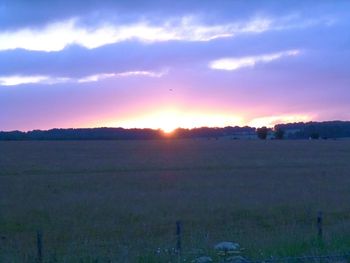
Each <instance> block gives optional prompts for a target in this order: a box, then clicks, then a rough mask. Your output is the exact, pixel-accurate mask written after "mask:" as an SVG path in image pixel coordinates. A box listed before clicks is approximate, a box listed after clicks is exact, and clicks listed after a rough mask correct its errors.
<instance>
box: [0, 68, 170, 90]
mask: <svg viewBox="0 0 350 263" xmlns="http://www.w3.org/2000/svg"><path fill="white" fill-rule="evenodd" d="M166 73H167V71H165V70H163V71H159V72H154V71H127V72H121V73H101V74H95V75H89V76H85V77H82V78H68V77H53V76H40V75H38V76H21V75H12V76H2V77H0V86H17V85H23V84H46V85H52V84H59V83H86V82H97V81H101V80H104V79H109V78H124V77H136V76H142V77H151V78H160V77H162V76H163V75H164V74H166Z"/></svg>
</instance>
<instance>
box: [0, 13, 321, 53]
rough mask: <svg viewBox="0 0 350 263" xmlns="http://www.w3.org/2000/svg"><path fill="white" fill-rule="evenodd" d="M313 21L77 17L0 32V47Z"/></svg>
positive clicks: (202, 33)
mask: <svg viewBox="0 0 350 263" xmlns="http://www.w3.org/2000/svg"><path fill="white" fill-rule="evenodd" d="M298 21H300V19H299V20H298ZM315 23H317V21H314V22H313V23H306V22H305V21H304V22H303V23H301V22H295V21H293V19H292V18H288V17H287V19H286V18H281V19H274V18H269V17H256V18H252V19H248V20H246V21H238V22H233V23H226V24H216V25H208V24H205V23H203V22H201V19H199V18H198V17H195V16H185V17H182V18H179V19H168V20H165V21H163V23H160V24H158V25H154V24H152V23H150V22H148V21H147V20H143V21H139V22H135V23H130V24H121V25H120V24H119V25H114V24H111V23H105V24H100V25H95V26H94V27H91V26H90V27H89V26H83V25H81V24H79V19H77V18H74V19H69V20H65V21H61V22H57V23H52V24H48V25H46V26H44V27H41V28H23V29H19V30H16V31H3V32H0V50H10V49H17V48H22V49H26V50H34V51H47V52H50V51H60V50H62V49H64V48H65V47H67V46H69V45H72V44H76V45H81V46H83V47H86V48H88V49H93V48H97V47H100V46H104V45H107V44H112V43H118V42H122V41H126V40H132V39H135V40H138V41H143V42H149V43H151V42H162V41H171V40H173V41H174V40H175V41H176V40H177V41H210V40H213V39H217V38H225V37H234V36H236V35H239V34H246V33H252V34H257V33H262V32H265V31H268V30H282V29H284V28H286V29H290V28H293V27H302V26H312V25H314V24H315Z"/></svg>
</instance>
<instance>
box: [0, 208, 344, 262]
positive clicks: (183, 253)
mask: <svg viewBox="0 0 350 263" xmlns="http://www.w3.org/2000/svg"><path fill="white" fill-rule="evenodd" d="M315 221H316V223H317V224H316V226H317V232H316V233H317V238H318V241H319V242H320V243H322V242H323V213H322V212H318V214H317V218H316V220H315ZM163 227H164V228H165V227H167V228H169V226H163ZM168 230H173V233H174V234H173V236H172V238H171V244H172V245H171V246H170V247H169V248H152V249H149V248H145V249H144V251H145V252H146V253H148V254H150V255H153V256H154V257H153V259H147V260H145V261H139V262H149V263H151V262H193V263H209V262H220V263H221V262H231V263H303V262H317V263H328V262H338V263H345V262H350V252H346V253H341V254H327V255H307V256H295V257H293V256H291V257H271V258H265V259H258V260H250V259H249V258H247V257H246V256H244V254H245V253H243V252H242V251H241V250H239V249H238V250H234V251H226V250H224V251H214V250H215V249H214V250H212V251H210V253H207V252H208V251H205V250H201V249H197V250H196V249H192V250H191V249H188V248H186V249H184V248H183V240H182V239H183V234H184V233H183V222H182V221H180V220H178V221H176V222H175V224H174V225H173V227H172V229H168ZM45 234H49V233H45V232H44V231H43V230H42V229H39V230H38V231H37V232H36V236H35V241H36V242H35V251H32V253H31V257H33V258H34V261H30V260H29V261H28V262H36V263H46V262H57V263H58V262H60V261H59V260H54V261H52V259H51V258H52V257H51V258H50V257H49V256H48V255H47V254H45V252H46V251H45V248H46V247H45V242H44V240H45V239H44V237H45ZM33 237H34V233H33ZM145 238H147V237H145ZM107 243H108V242H107ZM224 243H225V242H224ZM226 243H230V242H226ZM33 245H34V244H33ZM105 245H107V244H105ZM107 246H108V245H107ZM33 248H34V246H33ZM349 251H350V250H349ZM0 252H1V246H0ZM0 254H1V253H0ZM207 255H209V256H207ZM0 261H1V260H0ZM9 262H10V261H9ZM11 262H12V261H11ZM13 262H15V261H13ZM16 262H17V261H16ZM62 262H65V261H62ZM79 262H85V261H79ZM86 262H91V261H86ZM93 262H109V263H111V262H119V261H113V260H108V259H106V260H104V259H98V257H97V259H96V261H93ZM124 262H125V261H124ZM126 262H128V261H126ZM0 263H1V262H0Z"/></svg>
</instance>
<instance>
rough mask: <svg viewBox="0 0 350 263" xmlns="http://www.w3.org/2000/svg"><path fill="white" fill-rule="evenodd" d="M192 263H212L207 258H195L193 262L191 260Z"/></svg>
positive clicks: (209, 258) (210, 259)
mask: <svg viewBox="0 0 350 263" xmlns="http://www.w3.org/2000/svg"><path fill="white" fill-rule="evenodd" d="M192 262H193V263H209V262H213V260H212V258H211V257H207V256H202V257H199V258H196V259H194V260H192Z"/></svg>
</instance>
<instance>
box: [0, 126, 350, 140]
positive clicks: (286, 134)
mask: <svg viewBox="0 0 350 263" xmlns="http://www.w3.org/2000/svg"><path fill="white" fill-rule="evenodd" d="M238 135H239V136H238ZM252 135H255V136H256V138H259V139H262V140H266V139H280V140H281V139H310V138H311V139H320V138H322V139H332V138H344V137H350V121H328V122H307V123H303V122H299V123H288V124H278V125H275V126H274V127H273V128H267V127H261V128H257V129H256V128H254V127H249V126H245V127H238V126H235V127H231V126H228V127H224V128H209V127H202V128H194V129H183V128H179V129H176V130H175V131H173V132H172V133H171V134H168V135H166V134H165V133H164V132H163V131H162V130H159V129H158V130H155V129H124V128H86V129H51V130H33V131H28V132H23V131H9V132H0V140H3V141H4V140H149V139H163V138H220V137H230V138H233V139H238V138H252ZM245 136H246V137H245Z"/></svg>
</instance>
